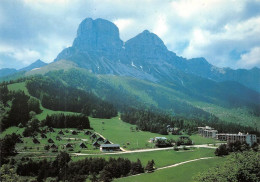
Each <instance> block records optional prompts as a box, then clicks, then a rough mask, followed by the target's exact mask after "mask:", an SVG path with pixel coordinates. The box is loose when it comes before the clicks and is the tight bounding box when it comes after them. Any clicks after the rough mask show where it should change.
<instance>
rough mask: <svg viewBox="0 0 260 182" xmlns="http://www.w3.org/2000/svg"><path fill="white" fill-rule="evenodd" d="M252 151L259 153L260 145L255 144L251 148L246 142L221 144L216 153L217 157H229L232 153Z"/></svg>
mask: <svg viewBox="0 0 260 182" xmlns="http://www.w3.org/2000/svg"><path fill="white" fill-rule="evenodd" d="M249 149H252V150H253V151H255V152H257V151H259V145H258V144H257V143H254V144H253V145H252V146H249V145H248V144H247V143H246V142H243V143H241V142H240V141H236V142H234V143H228V144H221V145H220V146H219V147H218V148H217V149H216V151H215V155H216V156H224V155H228V154H229V153H231V152H243V151H247V150H249Z"/></svg>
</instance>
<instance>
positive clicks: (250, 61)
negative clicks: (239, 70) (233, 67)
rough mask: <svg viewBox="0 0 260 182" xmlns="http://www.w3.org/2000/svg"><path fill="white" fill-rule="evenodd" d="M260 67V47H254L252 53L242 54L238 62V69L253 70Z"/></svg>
mask: <svg viewBox="0 0 260 182" xmlns="http://www.w3.org/2000/svg"><path fill="white" fill-rule="evenodd" d="M255 66H258V67H260V47H254V48H253V49H251V50H250V52H248V53H245V54H242V55H241V59H240V60H239V61H238V62H237V67H243V68H253V67H255Z"/></svg>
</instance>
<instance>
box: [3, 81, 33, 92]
mask: <svg viewBox="0 0 260 182" xmlns="http://www.w3.org/2000/svg"><path fill="white" fill-rule="evenodd" d="M8 90H11V91H18V90H21V91H24V93H25V94H26V95H29V92H28V90H27V88H26V87H25V82H20V83H13V84H9V85H8Z"/></svg>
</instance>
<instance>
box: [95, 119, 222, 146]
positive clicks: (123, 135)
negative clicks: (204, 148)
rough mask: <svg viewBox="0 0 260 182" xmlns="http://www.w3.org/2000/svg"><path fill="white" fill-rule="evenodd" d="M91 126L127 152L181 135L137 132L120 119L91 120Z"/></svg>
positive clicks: (196, 140)
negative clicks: (162, 138) (159, 138)
mask: <svg viewBox="0 0 260 182" xmlns="http://www.w3.org/2000/svg"><path fill="white" fill-rule="evenodd" d="M90 125H91V127H93V128H94V130H95V131H96V132H98V133H100V134H102V135H103V136H104V137H106V138H107V139H109V140H110V141H112V142H113V143H117V144H120V146H122V147H123V148H125V149H126V150H133V149H143V148H153V147H154V144H153V143H150V142H149V140H150V138H154V137H162V136H164V137H166V138H168V139H174V140H177V139H178V138H179V137H180V135H160V134H157V133H151V132H145V131H139V130H138V131H137V130H136V129H135V128H136V126H135V125H132V124H129V123H125V122H123V121H121V120H120V117H115V118H112V119H96V118H90ZM190 138H191V139H192V140H193V142H194V144H196V145H199V144H210V143H211V144H213V143H217V142H219V141H217V140H215V139H211V138H204V137H201V136H199V135H192V136H190Z"/></svg>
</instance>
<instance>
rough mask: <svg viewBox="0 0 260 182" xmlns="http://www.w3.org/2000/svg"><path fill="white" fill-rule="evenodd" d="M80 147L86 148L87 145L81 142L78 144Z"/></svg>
mask: <svg viewBox="0 0 260 182" xmlns="http://www.w3.org/2000/svg"><path fill="white" fill-rule="evenodd" d="M79 147H80V148H87V146H86V145H85V144H84V143H83V142H82V143H81V144H79Z"/></svg>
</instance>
